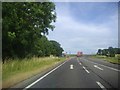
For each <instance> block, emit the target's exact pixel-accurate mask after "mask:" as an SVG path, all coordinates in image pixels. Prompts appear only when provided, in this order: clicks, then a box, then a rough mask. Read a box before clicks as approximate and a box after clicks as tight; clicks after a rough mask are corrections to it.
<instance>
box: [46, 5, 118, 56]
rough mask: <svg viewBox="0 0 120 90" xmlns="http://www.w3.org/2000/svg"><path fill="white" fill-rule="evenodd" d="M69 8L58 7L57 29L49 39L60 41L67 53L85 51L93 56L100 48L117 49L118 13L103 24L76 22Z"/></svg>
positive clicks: (51, 33)
mask: <svg viewBox="0 0 120 90" xmlns="http://www.w3.org/2000/svg"><path fill="white" fill-rule="evenodd" d="M59 5H61V4H59ZM59 5H58V6H59ZM69 7H70V6H69V3H66V6H61V8H60V7H57V22H56V23H55V26H56V28H55V30H54V31H53V32H50V33H49V35H48V38H49V39H52V40H56V41H58V42H59V43H60V44H61V45H62V47H63V48H64V50H65V51H67V52H71V53H76V52H77V51H83V52H84V53H87V54H91V53H96V51H97V49H98V48H108V47H109V46H113V47H117V35H116V34H117V25H116V23H117V13H115V14H114V15H110V16H108V17H109V19H108V21H105V22H104V23H101V24H100V23H99V24H98V23H94V22H92V21H91V23H85V22H82V21H76V20H75V19H74V18H75V17H73V16H71V14H70V12H71V11H70V9H69Z"/></svg>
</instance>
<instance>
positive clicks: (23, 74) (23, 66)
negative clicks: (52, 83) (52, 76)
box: [2, 57, 65, 88]
mask: <svg viewBox="0 0 120 90" xmlns="http://www.w3.org/2000/svg"><path fill="white" fill-rule="evenodd" d="M64 60H65V58H58V57H45V58H37V57H33V58H31V59H23V60H19V59H17V60H9V61H7V62H5V64H3V65H2V85H3V86H2V87H3V88H8V87H10V86H12V85H14V84H16V83H18V82H20V81H23V80H24V79H27V78H29V77H31V76H33V75H36V74H37V73H40V72H42V71H45V70H46V69H48V68H50V67H52V66H54V65H56V64H57V63H59V62H62V61H64Z"/></svg>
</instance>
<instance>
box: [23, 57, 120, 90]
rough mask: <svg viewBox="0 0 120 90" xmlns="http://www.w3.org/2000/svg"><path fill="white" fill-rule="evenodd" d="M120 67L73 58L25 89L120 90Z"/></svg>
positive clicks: (100, 61)
mask: <svg viewBox="0 0 120 90" xmlns="http://www.w3.org/2000/svg"><path fill="white" fill-rule="evenodd" d="M118 67H119V65H116V64H111V63H109V62H106V61H104V60H99V59H90V58H88V57H87V56H83V57H80V58H77V57H75V58H71V59H69V60H66V61H65V62H63V63H62V64H60V65H59V66H57V67H55V68H54V69H52V70H50V71H49V72H47V73H45V74H44V75H43V76H41V77H39V78H38V79H37V80H35V81H33V82H32V83H30V84H29V85H27V86H25V87H24V90H25V89H29V88H98V89H100V90H102V89H103V90H107V89H110V88H112V90H114V89H118V87H119V85H118V75H119V73H120V70H119V68H118Z"/></svg>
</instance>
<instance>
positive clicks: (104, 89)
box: [96, 81, 107, 90]
mask: <svg viewBox="0 0 120 90" xmlns="http://www.w3.org/2000/svg"><path fill="white" fill-rule="evenodd" d="M96 83H97V84H98V86H100V88H102V89H103V90H107V89H106V88H105V87H104V86H103V85H102V84H101V83H100V82H98V81H96Z"/></svg>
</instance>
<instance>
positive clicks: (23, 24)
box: [2, 2, 61, 60]
mask: <svg viewBox="0 0 120 90" xmlns="http://www.w3.org/2000/svg"><path fill="white" fill-rule="evenodd" d="M2 16H3V17H2V29H3V31H2V46H3V47H2V52H3V53H2V54H3V55H2V56H3V60H4V59H6V58H16V57H17V58H25V57H32V56H49V55H50V54H51V53H53V52H51V51H52V47H53V46H52V45H53V44H52V43H51V42H50V41H49V40H48V39H47V38H46V36H45V35H48V32H49V30H53V29H54V25H52V24H51V23H52V22H55V21H56V12H55V5H54V3H52V2H3V3H2ZM58 47H59V48H60V45H59V46H58ZM58 52H59V54H60V52H61V51H58ZM58 52H56V54H55V55H57V56H58Z"/></svg>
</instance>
